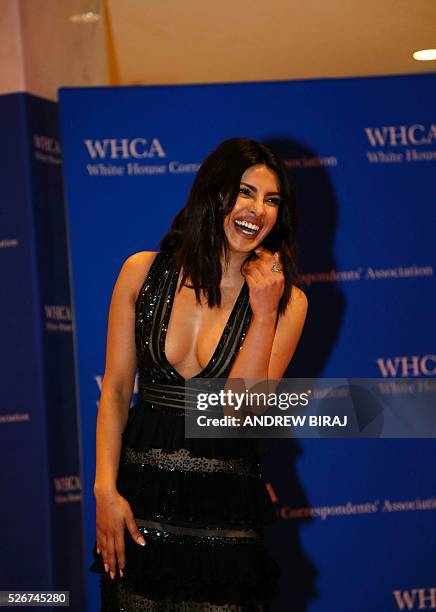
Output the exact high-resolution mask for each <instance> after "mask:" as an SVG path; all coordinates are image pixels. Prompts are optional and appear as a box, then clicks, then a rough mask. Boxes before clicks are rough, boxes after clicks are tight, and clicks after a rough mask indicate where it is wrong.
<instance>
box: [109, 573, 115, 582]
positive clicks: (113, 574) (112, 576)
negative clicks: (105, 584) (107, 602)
mask: <svg viewBox="0 0 436 612" xmlns="http://www.w3.org/2000/svg"><path fill="white" fill-rule="evenodd" d="M110 575H111V578H112V580H113V579H114V578H115V572H112V571H111V573H110Z"/></svg>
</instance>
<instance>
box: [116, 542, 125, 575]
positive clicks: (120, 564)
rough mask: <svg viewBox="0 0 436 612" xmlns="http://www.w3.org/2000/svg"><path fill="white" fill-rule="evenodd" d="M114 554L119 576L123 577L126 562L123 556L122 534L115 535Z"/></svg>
mask: <svg viewBox="0 0 436 612" xmlns="http://www.w3.org/2000/svg"><path fill="white" fill-rule="evenodd" d="M115 553H116V557H117V563H118V569H119V570H120V576H121V577H122V576H123V569H124V564H125V562H126V559H125V555H124V533H117V535H116V536H115Z"/></svg>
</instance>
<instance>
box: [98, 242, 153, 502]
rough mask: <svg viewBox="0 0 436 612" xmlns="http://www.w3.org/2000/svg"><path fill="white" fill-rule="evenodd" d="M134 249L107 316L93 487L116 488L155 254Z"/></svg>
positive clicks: (120, 277)
mask: <svg viewBox="0 0 436 612" xmlns="http://www.w3.org/2000/svg"><path fill="white" fill-rule="evenodd" d="M155 255H156V254H155V253H153V252H141V253H135V254H134V255H132V256H131V257H129V258H128V259H127V260H126V261H125V262H124V265H123V267H122V268H121V271H120V274H119V276H118V279H117V281H116V283H115V287H114V290H113V294H112V299H111V303H110V309H109V318H108V333H107V345H106V365H105V371H104V376H103V383H102V389H101V398H100V405H99V409H98V416H97V431H96V474H95V485H94V491H95V492H98V491H108V490H114V489H115V483H116V479H117V474H118V464H119V460H120V451H121V434H122V432H123V430H124V427H125V424H126V421H127V417H128V412H129V407H130V400H131V398H132V391H133V385H134V382H135V371H136V348H135V303H136V299H137V295H138V293H139V290H140V288H141V285H142V283H143V281H144V278H145V277H144V275H146V274H147V273H148V270H149V268H150V265H151V263H152V261H153V259H154V257H155Z"/></svg>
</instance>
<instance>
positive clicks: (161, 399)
mask: <svg viewBox="0 0 436 612" xmlns="http://www.w3.org/2000/svg"><path fill="white" fill-rule="evenodd" d="M196 399H197V394H196V393H194V392H193V391H189V390H188V389H186V388H185V386H184V385H166V384H164V383H151V382H150V383H148V384H147V383H142V384H141V385H140V386H139V391H138V400H141V401H144V402H148V403H150V404H156V405H157V406H168V407H169V408H178V409H181V410H195V411H197V404H196Z"/></svg>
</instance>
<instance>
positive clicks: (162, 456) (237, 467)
mask: <svg viewBox="0 0 436 612" xmlns="http://www.w3.org/2000/svg"><path fill="white" fill-rule="evenodd" d="M125 462H126V463H134V464H139V465H142V466H145V465H152V466H155V467H157V468H160V469H164V470H172V471H173V470H177V471H180V472H226V473H227V474H237V475H253V476H256V475H257V472H256V469H255V468H256V467H257V464H256V463H254V462H253V461H252V460H250V459H245V458H241V459H214V458H213V459H209V458H207V457H192V456H191V454H190V452H189V450H188V449H186V448H181V449H179V450H177V451H174V452H172V453H165V452H163V451H162V449H161V448H150V449H148V450H147V451H146V452H139V451H136V450H134V449H133V448H126V450H125Z"/></svg>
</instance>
